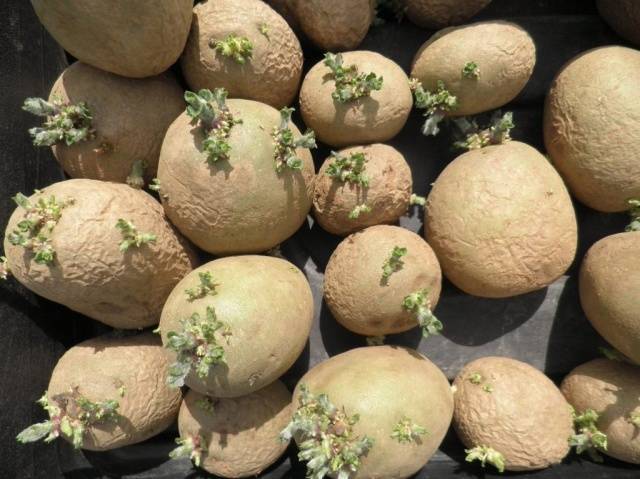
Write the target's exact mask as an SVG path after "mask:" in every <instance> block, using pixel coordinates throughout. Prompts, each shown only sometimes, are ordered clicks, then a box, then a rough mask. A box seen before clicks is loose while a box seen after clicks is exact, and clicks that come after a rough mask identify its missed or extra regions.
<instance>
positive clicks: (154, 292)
mask: <svg viewBox="0 0 640 479" xmlns="http://www.w3.org/2000/svg"><path fill="white" fill-rule="evenodd" d="M51 196H55V198H56V200H57V201H58V202H63V201H67V200H71V199H73V200H75V203H74V204H72V205H69V206H67V207H66V208H64V209H63V210H62V215H61V217H60V219H59V221H58V223H57V224H56V225H55V227H54V228H53V230H52V232H51V234H50V235H49V237H50V240H51V245H52V247H53V249H54V250H55V256H54V258H53V262H52V263H51V264H39V263H37V262H36V261H35V260H34V255H33V254H32V253H31V252H30V251H28V250H27V249H25V248H23V247H22V246H19V245H14V244H11V242H10V241H9V236H10V235H11V233H12V232H15V231H17V230H18V223H19V222H20V221H22V220H24V219H25V218H26V211H25V209H23V208H21V207H18V208H17V209H16V210H15V211H14V213H13V214H12V215H11V218H10V219H9V224H8V225H7V233H6V235H5V241H4V251H5V253H6V256H7V260H8V264H9V267H10V268H11V272H12V274H13V276H14V277H15V278H16V279H17V280H18V281H19V282H20V283H22V284H23V285H24V286H25V287H27V288H28V289H30V290H32V291H33V292H34V293H36V294H38V295H40V296H43V297H45V298H47V299H49V300H51V301H55V302H57V303H62V304H64V305H65V306H67V307H68V308H71V309H73V310H75V311H78V312H80V313H82V314H84V315H86V316H89V317H90V318H93V319H96V320H98V321H101V322H103V323H105V324H108V325H109V326H113V327H114V328H123V329H137V328H145V327H147V326H152V325H154V324H157V323H158V319H159V317H160V311H161V310H162V306H163V304H164V301H165V299H166V298H167V296H169V293H170V292H171V290H172V289H173V287H174V286H175V285H176V283H178V281H180V279H182V278H183V277H184V276H185V275H186V274H187V273H188V272H189V271H191V269H192V268H193V267H194V266H195V263H196V259H195V256H194V255H193V253H192V250H191V248H190V247H189V245H187V244H186V242H184V240H183V239H182V238H181V237H180V236H179V235H178V234H177V233H176V231H175V230H174V229H173V228H172V226H171V225H170V224H169V222H168V221H167V220H166V218H165V216H164V213H163V211H162V207H161V206H160V204H159V203H158V202H157V201H156V200H155V199H153V197H152V196H150V195H149V194H147V193H145V192H144V191H141V190H136V189H134V188H131V187H129V186H127V185H124V184H120V183H107V182H102V181H97V180H82V179H76V180H67V181H61V182H60V183H55V184H53V185H51V186H49V187H47V188H45V189H44V190H42V192H40V193H35V194H34V195H33V196H32V197H31V198H30V201H31V202H32V203H34V202H36V201H37V200H38V199H40V198H42V199H45V200H48V199H49V198H50V197H51ZM120 218H122V219H125V220H127V221H131V222H132V223H133V224H134V226H135V227H137V229H138V233H152V234H155V235H156V240H155V242H147V243H145V244H142V245H140V247H135V245H134V246H131V247H129V249H128V250H127V251H120V249H119V246H120V244H121V242H122V241H123V234H122V232H121V231H120V230H119V229H118V228H117V227H116V223H117V222H118V220H119V219H120Z"/></svg>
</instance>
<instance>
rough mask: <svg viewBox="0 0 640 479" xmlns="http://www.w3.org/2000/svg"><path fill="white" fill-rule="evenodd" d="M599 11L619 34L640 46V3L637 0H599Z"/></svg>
mask: <svg viewBox="0 0 640 479" xmlns="http://www.w3.org/2000/svg"><path fill="white" fill-rule="evenodd" d="M596 4H597V5H598V12H600V16H601V17H602V18H604V21H605V22H607V23H608V24H609V25H610V26H611V28H613V29H614V30H615V31H616V32H617V33H618V35H620V36H622V37H624V38H626V39H627V40H629V41H630V42H631V43H633V44H635V45H636V46H640V3H638V2H637V1H636V0H597V2H596Z"/></svg>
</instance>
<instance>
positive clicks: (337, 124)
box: [300, 51, 413, 147]
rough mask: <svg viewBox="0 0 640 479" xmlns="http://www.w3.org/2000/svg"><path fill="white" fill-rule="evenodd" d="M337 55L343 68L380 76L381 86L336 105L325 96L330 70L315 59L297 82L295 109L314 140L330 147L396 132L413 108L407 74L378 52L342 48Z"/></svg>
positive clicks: (372, 140) (331, 88) (384, 137)
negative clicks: (314, 134) (341, 51)
mask: <svg viewBox="0 0 640 479" xmlns="http://www.w3.org/2000/svg"><path fill="white" fill-rule="evenodd" d="M343 58H344V66H345V67H348V66H350V65H356V66H357V68H358V72H359V73H370V72H373V73H375V74H376V75H378V76H382V78H383V84H382V88H381V89H380V90H377V91H376V90H374V91H372V92H371V95H370V96H364V97H361V98H358V99H356V100H353V101H349V102H346V103H339V102H338V101H336V100H334V99H333V98H332V97H331V94H332V92H333V91H334V90H335V81H333V76H332V73H331V70H330V69H329V67H327V66H326V65H325V64H324V62H319V63H317V64H316V65H315V66H314V67H313V68H311V70H310V71H309V73H307V76H306V77H305V78H304V80H303V82H302V88H301V90H300V110H301V112H302V117H303V119H304V122H305V123H306V124H307V126H309V128H311V129H313V130H314V131H315V132H316V136H317V137H318V139H320V140H321V141H323V142H325V143H327V144H329V145H331V146H336V147H338V146H346V145H357V144H366V143H375V142H384V141H387V140H390V139H391V138H393V137H394V136H396V135H397V134H398V133H399V132H400V130H402V127H403V126H404V125H405V123H406V121H407V118H408V117H409V113H410V111H411V108H412V106H413V99H412V96H411V90H410V89H409V80H408V78H407V75H406V74H405V73H404V71H402V68H400V66H399V65H398V64H396V63H395V62H393V61H392V60H389V59H388V58H385V57H383V56H382V55H380V54H379V53H375V52H370V51H355V52H347V53H344V54H343Z"/></svg>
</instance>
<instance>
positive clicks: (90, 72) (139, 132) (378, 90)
mask: <svg viewBox="0 0 640 479" xmlns="http://www.w3.org/2000/svg"><path fill="white" fill-rule="evenodd" d="M193 3H194V2H193V1H192V0H164V1H163V2H152V1H149V0H137V1H132V2H121V3H120V4H119V7H118V8H117V9H114V8H113V7H112V6H111V5H110V4H109V2H103V1H99V0H86V1H84V2H69V1H64V0H48V1H44V0H32V4H33V7H34V8H35V11H36V13H37V15H38V17H39V19H40V20H41V22H42V24H43V25H44V26H45V28H46V29H47V30H48V31H49V33H50V34H51V35H52V36H53V37H54V38H55V39H56V40H57V41H58V42H59V43H60V44H61V45H62V47H64V48H65V49H66V50H67V51H68V52H69V53H70V54H71V55H73V56H74V57H75V58H77V60H78V61H77V62H76V63H74V64H72V65H71V66H69V67H68V68H67V69H66V70H65V71H64V72H63V73H62V75H61V76H60V78H58V80H57V81H56V82H55V84H54V85H53V87H52V89H51V94H50V97H49V98H48V99H40V98H28V99H26V100H25V103H24V107H23V108H24V109H25V110H26V111H28V112H30V113H33V114H35V115H37V116H39V117H41V118H42V124H41V125H40V126H36V127H34V128H32V129H31V130H29V134H30V135H31V137H32V140H33V143H34V145H36V146H38V147H51V149H52V151H53V155H54V156H55V158H56V160H57V161H58V162H59V163H60V165H61V166H62V167H63V168H64V170H65V172H66V173H67V175H68V176H69V179H68V180H65V181H62V182H59V183H56V184H52V185H49V186H47V187H46V188H44V189H41V190H37V191H35V192H34V193H33V194H22V193H17V194H16V196H15V197H14V200H15V202H16V204H17V207H16V209H15V211H14V213H13V215H12V216H11V218H10V220H9V223H8V225H7V226H6V233H5V240H4V254H5V256H3V257H1V260H0V276H1V277H3V278H4V279H7V278H8V277H10V276H11V277H13V278H14V279H15V280H16V281H18V282H19V283H21V284H22V285H24V286H25V287H27V288H28V289H30V290H32V291H33V292H35V293H36V294H38V295H41V296H43V297H45V298H47V299H50V300H52V301H55V302H58V303H61V304H63V305H65V306H67V307H68V308H70V309H72V310H75V311H78V312H80V313H82V314H83V315H85V316H87V317H89V318H91V319H93V320H97V321H100V322H102V323H104V324H106V325H108V326H111V327H113V328H115V329H116V331H114V332H112V333H109V334H106V335H103V336H101V337H98V338H94V339H91V340H88V341H85V342H82V343H80V344H78V345H76V346H74V347H72V348H71V349H69V350H68V351H67V352H66V353H65V354H64V355H63V356H62V358H60V360H59V362H58V364H57V366H56V367H55V369H54V371H53V373H52V375H51V380H50V383H49V387H48V389H47V391H46V392H45V394H44V395H43V397H42V398H41V399H40V400H39V403H40V404H41V405H42V406H43V408H44V410H45V411H46V418H45V420H44V421H43V422H41V423H38V424H35V425H33V426H30V427H28V428H27V429H25V430H24V431H22V432H20V433H19V434H18V436H17V438H18V441H20V442H23V443H28V442H34V441H37V440H39V439H44V440H45V441H46V442H49V441H52V440H54V439H55V438H58V437H62V438H63V439H65V440H67V441H69V442H70V443H72V444H73V446H74V447H75V448H78V449H80V448H82V449H88V450H95V451H104V450H108V449H113V448H118V447H122V446H125V445H129V444H134V443H137V442H141V441H144V440H146V439H148V438H150V437H152V436H154V435H156V434H158V433H160V432H161V431H163V430H165V429H166V428H167V427H169V426H170V425H171V424H173V423H174V422H175V421H176V420H177V422H178V427H179V433H180V436H179V437H178V438H177V439H176V443H177V444H176V448H175V449H174V450H173V451H172V452H171V454H170V455H171V457H174V458H177V457H188V458H190V459H191V460H192V461H193V463H194V464H195V465H196V466H198V467H201V468H203V469H205V470H206V471H208V472H210V473H212V474H215V475H218V476H222V477H229V478H238V477H249V476H255V475H257V474H260V473H261V472H262V471H264V470H265V469H266V468H268V467H269V466H270V465H271V464H273V463H274V462H275V461H277V460H278V458H279V457H280V456H281V455H282V454H283V453H284V451H285V450H286V449H287V446H288V444H289V442H290V441H291V440H293V441H295V443H297V446H298V450H299V453H298V457H299V459H300V460H301V461H302V462H305V463H306V467H307V471H308V477H312V478H314V479H321V478H322V477H324V476H328V477H334V478H338V479H348V478H363V479H364V478H374V477H375V478H381V479H384V478H389V479H391V478H405V477H410V476H412V475H413V474H415V473H416V472H417V471H419V470H420V469H421V468H422V467H423V466H424V465H425V464H426V463H427V462H428V461H429V459H430V458H431V456H432V455H433V454H434V453H435V451H436V450H437V449H438V447H439V445H440V443H441V442H442V440H443V438H444V436H445V434H446V433H447V431H448V429H449V427H450V425H453V427H454V429H455V431H456V433H457V435H458V437H459V438H460V440H461V441H462V443H463V444H464V446H465V447H466V448H467V449H466V450H465V451H466V454H467V456H466V459H467V461H469V462H473V461H478V462H479V463H480V464H481V466H482V467H485V466H486V465H487V464H490V465H492V466H493V467H495V468H496V469H497V470H498V471H500V472H502V471H505V470H509V471H525V470H536V469H542V468H546V467H549V466H552V465H554V464H558V463H560V462H561V461H562V460H563V459H564V458H565V457H566V456H567V454H568V453H569V451H570V449H571V448H572V447H575V448H576V450H577V452H578V453H582V452H585V451H586V452H588V453H589V454H590V455H591V456H592V457H593V458H594V459H596V460H598V459H599V458H600V455H599V453H604V454H607V455H610V456H612V457H614V458H617V459H620V460H622V461H626V462H629V463H633V464H640V366H638V365H639V364H640V313H639V312H638V311H640V93H639V91H638V88H637V85H636V83H633V82H629V81H628V79H630V78H636V79H637V78H640V51H638V50H635V49H633V48H629V47H623V46H608V47H603V48H598V49H595V50H591V51H587V52H584V53H582V54H580V55H579V56H577V57H576V58H574V59H573V60H571V61H570V62H568V63H567V64H566V65H565V66H564V67H563V68H562V69H561V71H560V72H558V74H557V76H556V78H555V80H554V81H553V84H552V85H551V88H550V90H549V93H548V96H547V99H546V104H545V110H544V125H543V128H544V143H545V146H546V152H540V151H538V150H536V149H535V148H534V147H532V146H530V145H527V144H525V143H522V142H519V141H516V140H512V139H511V136H510V130H511V128H513V115H512V114H511V113H510V112H507V113H504V114H503V113H502V112H499V111H497V110H499V109H500V108H502V107H504V106H505V105H507V104H508V103H509V102H510V101H511V100H513V99H514V98H516V97H517V96H518V95H519V93H520V92H521V91H522V90H523V88H524V87H525V85H526V84H527V82H528V81H529V79H530V78H531V75H532V73H533V70H534V67H535V65H536V61H544V59H537V58H536V47H535V44H534V42H533V40H532V38H531V37H530V35H529V34H528V33H527V31H526V30H525V29H523V28H522V27H520V26H519V25H517V24H515V23H512V22H507V21H483V22H477V23H470V24H464V25H460V24H462V23H464V22H466V21H468V20H469V19H470V18H471V17H472V16H473V15H475V14H476V13H477V12H478V11H480V10H481V9H482V8H484V7H485V6H486V5H487V4H489V3H490V0H473V1H468V0H401V1H396V2H377V1H375V0H340V1H338V0H335V1H334V0H306V1H302V0H299V1H297V0H269V1H266V2H263V1H260V0H205V1H202V2H198V3H197V4H196V5H195V6H194V5H193ZM382 4H384V5H382ZM389 4H392V6H395V13H396V14H398V15H403V14H405V15H406V16H407V17H408V19H409V20H410V21H412V22H414V23H415V24H417V25H419V26H421V27H423V28H428V29H432V30H436V29H437V31H435V33H433V34H432V35H431V36H430V37H429V35H428V34H427V33H426V32H425V38H427V37H429V38H428V39H427V40H426V42H425V43H424V44H423V45H422V46H421V47H420V49H419V50H418V51H417V52H416V53H415V57H414V60H413V65H412V68H411V71H410V72H405V71H403V69H402V68H401V67H400V66H399V65H398V64H396V63H395V62H394V61H392V60H391V59H389V58H386V57H384V56H382V55H380V54H378V53H374V52H370V51H365V50H357V48H358V46H359V45H360V43H361V42H362V40H363V38H364V37H365V35H366V34H367V31H368V30H369V28H370V26H371V25H372V23H373V22H374V20H375V18H376V12H377V10H378V9H380V8H382V7H383V6H385V5H386V6H387V7H388V6H389ZM598 7H599V9H600V11H601V13H602V16H603V18H605V20H606V21H607V22H610V23H611V25H612V27H613V28H614V29H615V30H616V31H617V32H619V33H620V34H621V35H623V36H627V37H628V39H629V41H630V42H632V43H635V44H636V45H640V37H638V27H639V25H640V8H637V7H638V6H637V5H635V3H634V2H633V1H631V0H629V1H625V0H622V1H617V2H616V1H608V0H602V1H599V2H598ZM132 19H135V22H136V27H135V28H132V27H131V25H132V24H131V21H132ZM299 35H303V36H304V38H305V41H307V42H310V43H312V44H313V45H314V46H315V47H316V48H317V49H318V50H319V51H321V52H322V53H323V54H324V58H323V59H322V60H321V61H320V62H318V63H317V64H315V65H313V66H311V65H309V66H310V69H308V70H307V71H306V74H303V73H304V70H303V63H304V56H303V52H302V49H301V45H300V42H299V40H298V36H299ZM172 65H176V66H175V67H173V68H172ZM177 71H181V73H182V76H181V77H180V78H178V76H177V75H176V72H177ZM183 81H184V82H186V84H183V83H182V82H183ZM185 90H186V91H185ZM296 100H297V101H298V104H299V110H300V113H301V117H302V120H303V121H304V123H305V125H306V128H305V129H299V128H298V126H297V125H295V124H294V122H293V121H292V113H293V111H294V108H293V107H292V105H293V104H294V102H296ZM413 108H417V109H419V110H423V113H424V117H425V119H424V126H423V128H422V132H420V131H416V132H415V135H421V134H424V135H427V136H432V135H437V134H439V132H441V131H442V130H447V131H448V132H450V131H456V132H458V134H459V135H460V137H461V140H460V141H459V142H457V143H456V147H458V148H461V149H462V150H465V151H464V152H463V153H462V154H460V155H459V156H458V157H457V158H455V160H453V161H452V162H451V163H450V164H449V165H448V166H447V167H446V168H445V169H444V170H443V171H442V172H441V173H440V175H439V177H438V178H437V180H436V181H435V183H433V185H432V187H431V189H430V192H429V194H428V196H427V197H426V198H421V197H419V196H417V195H415V194H414V193H413V181H414V179H413V177H412V172H411V169H410V167H409V165H408V163H407V161H406V159H405V158H404V156H403V154H402V153H401V152H399V151H398V150H396V149H395V148H393V147H392V146H390V145H388V144H385V142H388V141H389V140H391V139H392V138H394V137H395V136H396V135H398V133H399V132H400V131H401V130H402V129H403V127H404V126H405V123H406V122H407V119H408V117H409V115H410V113H411V111H412V109H413ZM483 114H484V116H480V117H479V116H477V115H483ZM489 116H490V117H491V120H490V123H489V124H482V120H480V118H488V117H489ZM516 120H517V119H516ZM26 134H27V132H25V135H26ZM317 143H321V144H322V145H326V146H329V147H330V148H333V149H335V150H334V151H332V153H331V154H330V155H329V156H328V157H326V158H322V159H321V158H316V160H318V161H321V166H320V168H319V170H318V172H317V173H316V168H315V165H314V158H313V157H312V153H311V150H312V149H314V148H316V146H317ZM572 196H573V197H574V198H575V199H576V200H578V201H580V202H582V203H584V204H585V205H587V206H588V207H590V208H593V209H595V210H598V211H601V212H611V213H613V212H622V211H626V210H629V211H630V213H631V216H632V218H631V223H630V225H629V227H628V228H627V231H626V232H620V233H619V234H616V235H613V236H609V237H607V238H604V239H602V240H601V241H599V242H597V243H596V244H595V245H593V247H592V248H591V249H590V250H589V251H588V253H587V255H586V257H585V258H584V260H583V261H582V268H581V271H580V299H581V303H582V307H583V309H584V311H585V314H586V316H587V318H588V319H589V321H591V323H592V324H593V326H594V327H595V328H596V329H597V330H598V332H599V333H600V334H601V335H602V336H603V337H604V338H605V339H606V340H607V341H608V342H610V343H611V345H612V346H614V347H615V348H616V349H617V350H618V351H619V353H617V352H616V353H610V354H609V356H610V357H609V358H608V359H607V358H602V359H595V360H593V361H590V362H588V363H586V364H583V365H581V366H579V367H577V368H576V369H575V370H574V371H572V372H571V373H570V374H569V375H568V376H567V377H566V378H565V379H564V381H563V382H562V385H561V387H558V386H556V385H555V384H554V383H553V382H552V381H551V380H550V379H549V378H547V377H546V376H545V375H544V374H543V373H541V372H540V371H538V370H537V369H535V368H533V367H532V366H530V365H528V364H525V363H522V362H520V361H517V360H515V359H511V358H505V357H485V358H480V359H477V360H475V361H472V362H471V363H469V364H467V365H466V366H465V367H464V368H463V369H462V370H461V371H460V372H459V374H458V376H457V377H456V378H455V381H454V382H453V385H450V384H449V381H448V380H447V378H446V377H445V375H444V374H443V373H442V371H441V370H440V369H439V368H438V367H437V366H436V365H434V364H433V363H432V362H431V361H430V360H429V359H428V358H426V357H425V356H423V355H421V354H419V353H418V352H417V351H415V350H412V349H409V348H402V347H395V346H389V345H383V342H384V339H385V338H384V337H385V336H386V335H390V334H395V333H400V332H403V331H407V330H410V329H412V328H415V327H419V328H420V329H421V331H422V335H423V336H424V338H428V337H429V336H431V335H434V334H438V333H439V332H440V331H441V330H442V329H443V328H446V327H447V325H446V324H443V323H442V322H441V321H440V320H438V318H437V316H436V313H437V305H438V299H439V297H440V293H441V288H442V278H443V275H444V276H445V277H446V278H447V279H448V280H449V281H450V282H451V283H453V284H454V285H455V286H456V287H458V288H459V289H460V290H462V291H463V292H465V293H468V294H470V295H474V296H478V297H485V298H507V297H513V296H516V295H521V294H524V293H528V292H531V291H536V290H540V289H541V288H545V287H546V286H548V285H550V284H551V283H553V282H554V281H555V280H557V279H558V278H560V277H561V276H562V275H564V274H565V273H566V271H567V269H568V268H569V267H570V265H571V264H572V263H573V262H574V260H575V256H576V251H577V242H578V224H577V219H576V214H575V210H574V206H573V203H572ZM412 205H422V206H424V236H419V235H417V234H415V233H414V232H411V231H409V230H407V229H405V228H402V227H400V226H397V223H398V220H399V218H400V217H402V216H404V215H405V214H407V211H408V209H409V208H410V207H411V206H412ZM309 214H312V216H313V221H315V222H317V223H318V225H320V227H321V228H323V229H324V230H326V231H327V232H329V233H332V234H334V235H338V236H342V237H344V239H342V241H341V242H340V244H339V245H338V247H337V248H336V249H335V251H334V252H333V254H332V255H331V258H330V259H329V262H328V264H327V266H326V270H325V276H324V300H325V301H326V304H327V306H328V308H329V309H330V311H331V313H332V315H333V317H334V318H335V320H336V321H337V322H339V323H340V324H341V325H342V326H344V327H345V328H347V329H348V330H350V331H352V332H354V333H357V334H360V335H363V336H366V337H367V341H368V344H369V346H367V347H362V348H357V349H353V350H350V351H347V352H345V353H342V354H339V355H336V356H334V357H331V358H330V359H328V360H327V361H325V362H322V363H320V364H318V365H316V366H315V367H313V368H312V369H311V370H310V371H308V372H307V373H306V374H305V375H304V377H302V379H300V381H299V382H298V385H297V387H296V388H295V390H294V391H293V393H292V392H290V391H289V390H288V389H287V387H286V386H285V385H284V383H283V382H281V381H280V378H281V377H282V376H283V374H284V373H285V372H286V371H287V370H288V369H289V368H290V367H291V366H292V365H293V364H294V363H295V362H296V360H297V359H298V357H299V356H300V354H301V353H302V351H303V350H304V348H305V346H306V344H307V342H308V339H309V335H310V331H311V328H312V324H313V321H314V317H315V315H314V310H315V309H316V308H317V306H318V302H319V301H320V298H315V299H314V297H313V296H312V292H311V288H310V286H309V282H308V281H307V279H306V277H305V275H304V273H303V272H302V271H300V270H299V269H298V268H297V267H296V266H294V265H293V264H292V263H290V262H289V261H287V260H285V259H282V258H280V257H277V255H276V254H274V253H273V250H274V249H277V247H278V246H279V245H280V244H281V243H282V242H284V241H286V240H287V239H288V238H290V237H291V236H292V235H293V234H294V233H295V232H296V231H297V230H298V229H299V228H300V227H301V226H302V225H303V224H305V223H306V222H307V218H308V215H309ZM206 254H210V255H213V256H214V257H215V259H212V260H210V261H206V262H204V263H203V260H202V258H204V257H207V258H209V257H208V256H205V255H206ZM154 328H156V329H154ZM25 426H26V425H25Z"/></svg>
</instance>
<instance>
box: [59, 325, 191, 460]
mask: <svg viewBox="0 0 640 479" xmlns="http://www.w3.org/2000/svg"><path fill="white" fill-rule="evenodd" d="M168 369H169V362H168V357H167V355H166V353H165V351H164V349H163V348H162V345H161V344H160V339H159V338H158V337H156V336H155V335H153V334H151V333H144V334H139V335H136V336H129V337H124V338H118V337H115V336H113V335H106V336H102V337H98V338H94V339H90V340H88V341H84V342H82V343H80V344H78V345H76V346H74V347H72V348H71V349H69V350H68V351H67V352H66V353H65V354H64V355H63V356H62V358H60V361H58V364H57V365H56V367H55V369H54V370H53V373H52V375H51V380H50V382H49V388H48V390H47V397H48V398H49V401H52V398H53V397H54V396H56V395H58V394H64V393H69V392H70V390H71V389H72V388H74V387H78V391H79V393H80V394H81V395H83V396H84V397H86V398H87V399H89V400H90V401H93V402H102V401H107V400H116V401H118V404H119V407H118V410H117V412H118V414H120V416H122V417H121V418H120V419H119V420H117V421H105V422H102V423H100V424H96V425H95V426H93V427H89V428H87V433H85V436H84V442H83V446H82V448H83V449H88V450H90V451H106V450H109V449H115V448H118V447H123V446H127V445H129V444H135V443H138V442H142V441H144V440H146V439H148V438H150V437H153V436H155V435H156V434H158V433H160V432H162V431H164V430H165V429H166V428H167V427H169V426H170V425H171V424H172V423H173V422H174V421H175V419H176V417H177V416H178V410H179V409H180V403H181V402H182V394H181V392H180V390H179V389H171V388H169V387H168V386H167V385H166V383H165V378H166V376H167V372H168ZM120 386H123V387H124V395H123V396H120V394H119V391H118V388H119V387H120ZM51 404H54V403H53V402H51Z"/></svg>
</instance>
